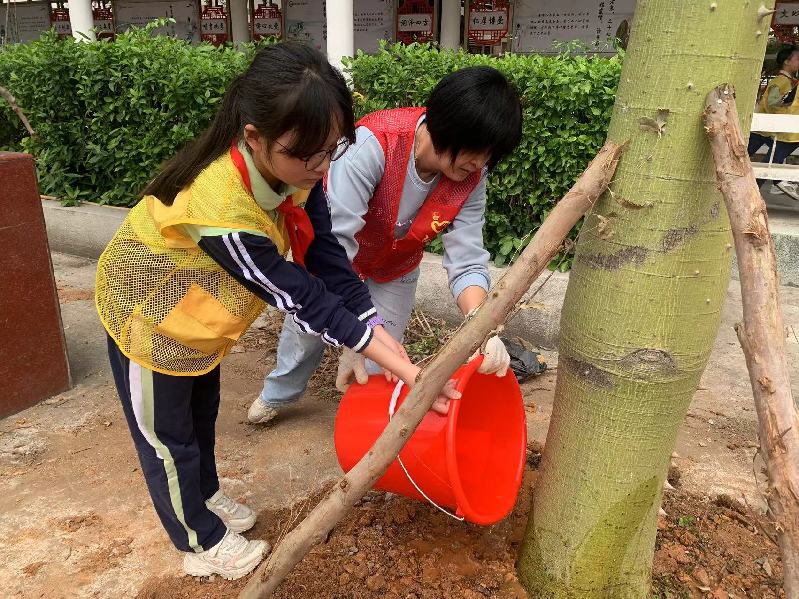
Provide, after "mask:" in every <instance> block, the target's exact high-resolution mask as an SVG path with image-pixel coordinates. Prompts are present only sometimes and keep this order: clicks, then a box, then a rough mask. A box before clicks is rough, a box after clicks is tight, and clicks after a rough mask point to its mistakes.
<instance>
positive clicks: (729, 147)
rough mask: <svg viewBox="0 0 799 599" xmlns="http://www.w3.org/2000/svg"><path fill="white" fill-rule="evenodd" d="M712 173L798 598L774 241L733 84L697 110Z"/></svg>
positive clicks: (792, 418)
mask: <svg viewBox="0 0 799 599" xmlns="http://www.w3.org/2000/svg"><path fill="white" fill-rule="evenodd" d="M703 120H704V123H705V131H706V132H707V135H708V138H709V139H710V147H711V150H712V152H713V160H714V161H715V163H716V179H717V180H718V183H719V188H720V189H721V193H722V195H723V196H724V202H725V203H726V205H727V212H729V215H730V225H731V226H732V234H733V238H734V239H735V252H736V254H737V255H738V270H739V272H740V279H741V296H742V299H743V320H744V321H743V324H739V325H738V326H736V327H735V330H736V332H737V333H738V339H739V341H740V342H741V347H742V348H743V351H744V355H745V356H746V365H747V368H748V369H749V378H750V381H751V384H752V393H753V395H754V398H755V408H756V410H757V416H758V421H759V423H760V431H759V435H760V446H761V449H762V451H763V457H764V459H765V461H766V467H767V470H768V478H769V490H768V492H767V493H766V499H767V500H768V504H769V508H770V510H771V512H772V514H773V515H774V518H775V525H776V528H777V536H778V539H779V544H780V549H781V553H782V563H783V571H784V585H785V596H786V597H788V599H797V598H799V418H797V412H796V407H795V404H794V402H793V397H792V395H791V378H790V371H789V370H788V363H787V359H786V356H785V327H784V325H783V320H782V309H781V307H780V293H779V277H778V275H777V261H776V257H775V253H774V241H773V239H772V238H771V234H770V233H769V229H768V216H767V214H766V203H765V201H763V196H761V195H760V190H759V189H758V186H757V183H756V182H755V176H754V174H753V173H752V166H751V163H750V162H749V156H748V154H747V151H746V144H745V143H744V140H743V138H742V136H741V130H740V128H739V126H738V111H737V109H736V107H735V90H734V89H733V88H732V86H729V85H721V86H719V87H717V88H716V89H714V90H713V91H711V92H710V94H708V96H707V101H706V108H705V112H704V114H703Z"/></svg>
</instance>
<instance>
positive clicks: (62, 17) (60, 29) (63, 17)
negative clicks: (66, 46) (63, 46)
mask: <svg viewBox="0 0 799 599" xmlns="http://www.w3.org/2000/svg"><path fill="white" fill-rule="evenodd" d="M50 23H51V24H52V26H53V29H55V32H56V33H57V34H58V37H60V38H61V39H64V38H67V37H70V36H71V35H72V23H70V22H69V9H68V8H64V7H63V5H62V6H59V7H58V8H53V9H52V10H50Z"/></svg>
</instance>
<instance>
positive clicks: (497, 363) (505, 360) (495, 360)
mask: <svg viewBox="0 0 799 599" xmlns="http://www.w3.org/2000/svg"><path fill="white" fill-rule="evenodd" d="M479 353H480V350H477V352H476V353H475V354H474V356H472V358H475V357H477V355H479ZM483 356H484V358H483V363H482V364H481V365H480V368H478V369H477V372H479V373H481V374H496V375H497V376H498V377H503V376H505V375H506V374H507V372H508V367H509V366H510V354H509V353H508V350H507V349H506V348H505V344H504V343H502V339H500V338H499V337H498V336H496V335H494V336H493V337H491V339H489V340H488V341H487V342H486V345H485V350H484V351H483Z"/></svg>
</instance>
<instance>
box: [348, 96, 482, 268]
mask: <svg viewBox="0 0 799 599" xmlns="http://www.w3.org/2000/svg"><path fill="white" fill-rule="evenodd" d="M424 112H425V109H424V108H396V109H393V110H381V111H378V112H373V113H372V114H368V115H366V116H365V117H363V118H362V119H361V120H360V121H358V123H357V126H358V127H366V128H367V129H369V130H370V131H371V132H372V133H373V134H374V135H375V137H376V138H377V140H378V141H379V142H380V145H381V147H382V148H383V154H384V156H385V160H386V162H385V164H386V167H385V171H384V173H383V178H382V179H381V180H380V183H379V184H378V185H377V187H376V188H375V192H374V194H373V195H372V199H371V200H370V201H369V209H368V211H367V212H366V214H365V215H364V220H365V221H366V222H365V224H364V227H363V229H361V230H360V232H358V233H357V234H356V235H355V240H356V241H357V242H358V245H359V250H358V255H357V256H355V260H353V263H352V266H353V269H354V270H355V272H356V273H358V275H359V276H360V277H361V278H362V279H372V280H374V281H377V282H378V283H386V282H388V281H393V280H394V279H397V278H399V277H401V276H402V275H404V274H407V273H409V272H411V271H412V270H414V269H415V268H416V267H417V266H419V263H420V262H421V261H422V257H423V255H424V248H425V245H427V243H428V242H430V241H431V240H432V239H434V238H435V237H436V236H438V235H439V234H440V233H441V232H442V231H443V230H444V229H446V228H447V226H448V225H449V224H450V223H451V222H452V220H453V219H454V218H455V217H456V216H457V214H458V212H460V210H461V208H462V207H463V205H464V203H466V200H467V199H468V197H469V194H470V193H472V191H473V190H474V188H475V187H477V184H478V183H479V182H480V171H477V172H475V173H472V174H471V175H469V176H468V177H467V178H466V179H464V180H463V181H461V182H455V181H452V180H451V179H448V178H446V177H444V176H443V175H442V176H441V178H440V179H439V182H438V184H437V185H436V186H435V188H434V189H433V191H432V193H431V194H430V195H429V196H428V197H427V199H426V200H425V201H424V204H423V205H422V207H421V209H420V210H419V213H418V214H417V215H416V218H415V219H414V221H413V224H412V225H411V228H410V230H409V231H408V234H407V235H405V237H403V238H402V239H396V238H395V236H394V229H395V226H396V222H397V213H398V212H399V204H400V198H401V197H402V188H403V185H404V184H405V175H406V173H407V172H408V161H409V160H410V157H411V152H412V151H413V140H414V137H415V135H416V123H418V122H419V118H421V116H422V115H423V114H424Z"/></svg>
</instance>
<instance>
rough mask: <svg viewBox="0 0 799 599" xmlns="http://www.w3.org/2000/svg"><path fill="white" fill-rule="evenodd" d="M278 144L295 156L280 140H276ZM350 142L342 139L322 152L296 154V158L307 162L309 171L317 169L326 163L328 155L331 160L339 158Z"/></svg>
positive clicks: (306, 166) (306, 165)
mask: <svg viewBox="0 0 799 599" xmlns="http://www.w3.org/2000/svg"><path fill="white" fill-rule="evenodd" d="M275 143H276V144H277V145H279V146H280V147H281V148H283V149H284V150H285V151H286V153H287V154H288V155H289V156H294V154H292V153H291V151H290V150H289V149H288V148H287V147H286V146H284V145H283V144H282V143H280V142H279V141H275ZM349 147H350V142H349V140H347V139H341V140H339V142H338V143H337V144H336V145H335V147H332V148H330V149H329V150H322V151H321V152H317V153H316V154H311V155H310V156H294V157H295V158H299V159H300V160H302V161H304V162H305V168H306V170H309V171H315V170H316V169H318V168H319V167H320V166H322V164H324V162H325V160H326V159H327V157H328V156H329V157H330V162H333V161H335V160H338V159H339V158H341V157H342V156H344V153H345V152H346V151H347V150H348V149H349Z"/></svg>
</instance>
